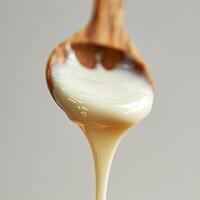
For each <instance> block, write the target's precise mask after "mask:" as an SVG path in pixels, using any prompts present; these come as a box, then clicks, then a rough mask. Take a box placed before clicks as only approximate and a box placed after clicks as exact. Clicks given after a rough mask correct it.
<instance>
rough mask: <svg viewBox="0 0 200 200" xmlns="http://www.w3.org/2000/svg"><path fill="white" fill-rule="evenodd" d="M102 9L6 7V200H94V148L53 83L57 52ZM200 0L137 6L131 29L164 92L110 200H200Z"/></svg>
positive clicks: (1, 49) (116, 165)
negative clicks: (48, 75) (49, 82)
mask: <svg viewBox="0 0 200 200" xmlns="http://www.w3.org/2000/svg"><path fill="white" fill-rule="evenodd" d="M91 7H92V0H34V1H33V0H17V1H16V0H0V91H1V94H0V199H2V200H55V199H56V200H65V199H74V200H79V199H82V200H94V191H95V187H94V170H93V165H92V164H93V163H92V157H91V153H90V148H89V146H88V144H87V141H86V140H85V138H84V137H83V134H82V133H81V131H80V130H79V129H78V128H77V127H76V126H75V125H74V124H72V123H71V122H70V121H69V120H68V119H67V118H66V117H65V115H64V113H63V112H62V111H61V110H60V109H59V108H58V107H57V106H56V104H55V103H54V102H53V100H52V99H51V97H50V95H49V93H48V91H47V88H46V84H45V80H44V70H45V65H46V60H47V57H48V55H49V53H50V51H51V49H52V48H53V47H55V46H56V45H57V44H58V43H59V42H60V41H62V40H63V39H64V38H66V37H68V36H70V35H71V34H73V33H74V32H76V31H78V30H79V29H80V28H81V27H82V26H83V25H85V24H86V23H87V21H88V19H89V16H90V11H91ZM199 7H200V3H199V0H190V1H189V0H188V1H187V0H165V1H161V0H154V1H153V0H152V1H147V0H127V1H126V24H127V29H128V31H129V34H130V36H131V38H134V40H135V42H136V44H137V47H138V49H139V50H140V51H141V52H142V54H143V56H144V57H145V59H146V61H147V63H148V64H149V66H150V68H151V70H152V73H153V75H154V79H155V82H156V95H155V104H154V108H153V112H152V114H151V116H150V117H149V118H148V119H146V120H145V121H144V123H142V124H140V125H138V126H137V127H136V128H135V129H132V130H130V131H129V134H128V135H127V137H125V138H124V140H123V141H122V142H121V144H120V146H119V149H118V151H117V154H116V156H115V158H114V162H113V166H112V170H111V175H110V181H109V188H108V199H110V200H122V199H125V200H134V199H136V200H147V199H148V200H160V199H162V200H179V199H180V200H188V199H192V200H199V199H200V156H199V153H200V145H199V143H200V127H199V124H200V122H199V119H200V117H199V111H200V100H199V99H200V89H199V88H200V66H199V65H200V56H199V54H200V38H199V37H200V25H199V24H200V12H199Z"/></svg>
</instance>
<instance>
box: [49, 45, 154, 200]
mask: <svg viewBox="0 0 200 200" xmlns="http://www.w3.org/2000/svg"><path fill="white" fill-rule="evenodd" d="M66 51H67V53H68V57H67V59H66V61H65V63H63V64H55V65H54V66H53V67H52V82H53V95H54V97H55V99H56V101H57V103H58V104H59V105H60V107H61V108H62V109H63V110H64V112H65V113H66V114H67V115H68V117H69V118H70V119H71V120H72V121H74V122H75V123H77V124H78V125H79V126H80V127H81V129H82V130H83V132H84V133H85V135H86V137H87V138H88V141H89V143H90V145H91V148H92V151H93V155H94V161H95V168H96V199H97V200H105V199H106V188H107V180H108V175H109V169H110V165H111V161H112V158H113V155H114V152H115V149H116V147H117V144H118V142H119V141H120V138H121V137H122V136H123V135H124V133H125V132H126V131H127V129H128V128H129V127H131V126H133V125H135V124H137V123H138V122H140V121H141V120H142V119H143V118H145V117H146V116H147V115H148V114H149V112H150V111H151V108H152V103H153V91H152V87H151V85H150V84H149V83H148V82H147V80H146V78H145V77H144V76H143V75H142V74H139V73H137V72H136V70H134V68H133V66H130V65H129V64H125V63H120V64H118V66H117V67H116V68H115V69H113V70H106V69H105V68H104V67H103V66H102V65H101V64H100V63H98V64H97V66H96V67H95V68H94V69H88V68H86V67H84V66H82V65H81V64H80V63H79V61H78V60H77V58H76V56H75V54H74V52H73V51H72V50H71V49H70V48H69V47H67V48H66Z"/></svg>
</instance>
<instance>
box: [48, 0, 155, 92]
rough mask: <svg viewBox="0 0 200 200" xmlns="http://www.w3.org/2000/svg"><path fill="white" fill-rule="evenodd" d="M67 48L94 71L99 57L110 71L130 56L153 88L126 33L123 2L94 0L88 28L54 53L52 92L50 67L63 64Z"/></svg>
mask: <svg viewBox="0 0 200 200" xmlns="http://www.w3.org/2000/svg"><path fill="white" fill-rule="evenodd" d="M66 45H70V46H71V47H72V48H73V50H74V51H75V54H76V56H77V58H78V60H79V61H80V63H81V64H83V65H84V66H85V67H88V68H91V69H92V68H94V67H95V65H96V62H97V60H96V54H97V53H98V54H100V56H101V62H102V64H103V66H104V67H105V68H106V69H108V70H111V69H113V68H114V67H115V66H116V64H117V63H119V62H121V61H122V60H123V59H124V57H125V56H126V55H128V57H129V58H130V59H131V60H132V63H134V66H136V68H137V69H138V70H139V71H140V72H141V73H144V75H145V76H146V78H147V79H148V81H149V83H150V84H151V85H152V86H153V85H154V82H153V79H152V75H151V73H150V70H149V69H148V67H147V65H146V64H145V62H144V60H143V59H142V57H141V56H140V54H139V53H138V51H137V49H136V47H135V45H134V44H133V43H132V42H130V40H129V39H128V35H127V33H126V31H125V28H124V9H123V0H95V3H94V9H93V12H92V17H91V20H90V22H89V23H88V25H87V26H86V27H85V28H83V29H82V30H81V31H80V32H78V33H76V34H74V35H73V36H72V37H71V38H69V39H66V40H65V41H64V42H62V43H61V44H60V45H59V46H58V47H57V48H56V49H54V50H53V52H52V54H51V55H50V57H49V61H48V65H47V70H46V77H47V83H48V87H49V89H50V91H52V83H51V77H50V74H51V67H52V66H53V65H54V64H55V63H56V62H64V60H65V59H66V58H67V54H66V50H65V46H66Z"/></svg>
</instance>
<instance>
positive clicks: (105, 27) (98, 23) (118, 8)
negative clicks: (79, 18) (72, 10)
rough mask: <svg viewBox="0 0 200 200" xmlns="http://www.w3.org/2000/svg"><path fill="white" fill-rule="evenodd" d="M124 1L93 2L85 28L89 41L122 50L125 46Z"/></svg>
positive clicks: (96, 0)
mask: <svg viewBox="0 0 200 200" xmlns="http://www.w3.org/2000/svg"><path fill="white" fill-rule="evenodd" d="M123 2H124V0H95V3H94V9H93V14H92V18H91V21H90V23H89V24H88V26H87V37H88V38H89V40H90V41H92V42H95V43H100V44H104V45H109V46H112V47H116V48H119V47H120V48H122V47H123V46H124V45H125V44H124V43H125V40H126V36H125V35H126V34H125V31H124V10H123Z"/></svg>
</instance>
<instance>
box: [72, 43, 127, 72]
mask: <svg viewBox="0 0 200 200" xmlns="http://www.w3.org/2000/svg"><path fill="white" fill-rule="evenodd" d="M72 49H73V50H74V52H75V54H76V56H77V58H78V60H79V62H80V63H81V64H82V65H83V66H85V67H88V68H94V67H95V65H96V64H97V60H98V59H99V62H100V63H101V64H102V65H103V66H104V67H105V68H106V69H113V68H114V67H115V66H116V65H117V64H118V63H120V62H121V61H122V60H123V59H124V53H123V52H122V51H120V50H115V49H113V48H109V47H104V46H101V45H96V44H72ZM98 57H99V58H98Z"/></svg>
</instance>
